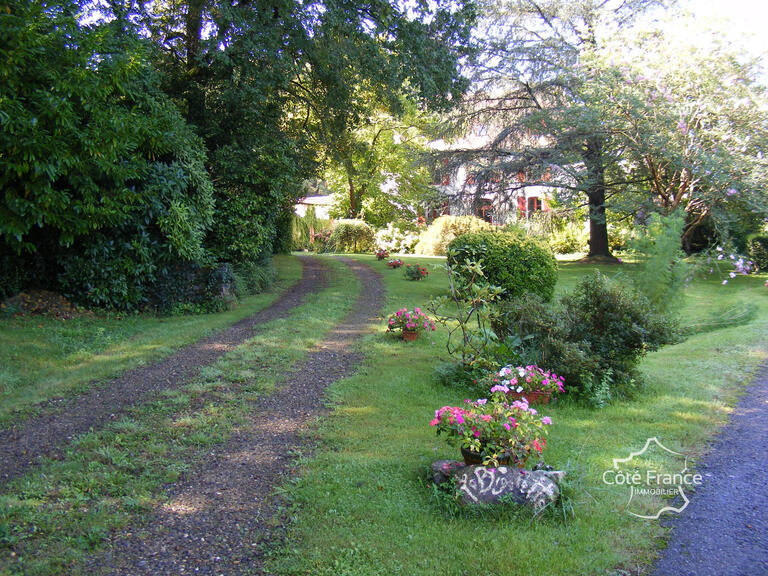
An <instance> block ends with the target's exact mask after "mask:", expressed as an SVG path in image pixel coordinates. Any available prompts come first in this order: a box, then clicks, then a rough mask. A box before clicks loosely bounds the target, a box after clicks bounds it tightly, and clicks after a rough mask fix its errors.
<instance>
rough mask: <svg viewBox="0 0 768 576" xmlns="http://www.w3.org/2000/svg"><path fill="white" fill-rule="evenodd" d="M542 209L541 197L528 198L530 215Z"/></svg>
mask: <svg viewBox="0 0 768 576" xmlns="http://www.w3.org/2000/svg"><path fill="white" fill-rule="evenodd" d="M540 210H541V198H539V197H537V196H532V197H531V198H528V216H530V215H531V214H533V213H534V212H538V211H540Z"/></svg>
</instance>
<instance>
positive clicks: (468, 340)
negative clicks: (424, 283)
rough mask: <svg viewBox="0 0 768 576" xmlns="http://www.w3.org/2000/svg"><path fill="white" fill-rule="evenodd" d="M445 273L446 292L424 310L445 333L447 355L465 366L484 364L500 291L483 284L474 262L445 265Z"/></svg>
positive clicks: (479, 267) (478, 268)
mask: <svg viewBox="0 0 768 576" xmlns="http://www.w3.org/2000/svg"><path fill="white" fill-rule="evenodd" d="M446 271H447V273H448V287H449V292H448V294H447V295H444V296H438V297H436V298H433V299H432V300H431V301H430V302H429V304H428V305H427V309H428V310H429V311H430V312H432V313H433V314H434V315H435V320H436V321H437V322H439V323H440V324H441V325H442V326H444V327H445V328H446V330H447V332H448V339H447V340H446V343H445V346H446V350H447V351H448V354H450V355H451V356H458V357H459V358H460V359H461V364H462V365H464V366H473V365H475V364H485V363H486V362H487V358H486V356H485V352H486V348H487V347H488V345H489V344H490V343H491V342H492V341H494V340H495V338H496V336H495V334H494V333H493V331H492V330H491V322H492V321H493V319H494V317H495V314H496V308H495V307H494V303H495V302H496V300H498V298H499V296H500V294H501V288H499V287H497V286H491V285H490V284H489V283H488V282H487V281H486V280H485V276H484V274H483V268H482V266H481V265H480V264H478V263H476V262H464V263H461V264H457V265H456V266H451V265H446ZM458 335H460V339H459V340H458V341H457V340H456V336H458Z"/></svg>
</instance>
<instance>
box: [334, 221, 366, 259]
mask: <svg viewBox="0 0 768 576" xmlns="http://www.w3.org/2000/svg"><path fill="white" fill-rule="evenodd" d="M375 241H376V239H375V236H374V233H373V228H371V227H370V226H369V225H368V224H366V223H365V222H363V221H362V220H347V219H342V220H338V221H337V222H336V225H335V226H334V227H333V232H332V233H331V237H330V239H329V240H328V247H327V249H328V250H330V251H332V252H352V253H360V252H371V251H372V250H373V248H374V243H375Z"/></svg>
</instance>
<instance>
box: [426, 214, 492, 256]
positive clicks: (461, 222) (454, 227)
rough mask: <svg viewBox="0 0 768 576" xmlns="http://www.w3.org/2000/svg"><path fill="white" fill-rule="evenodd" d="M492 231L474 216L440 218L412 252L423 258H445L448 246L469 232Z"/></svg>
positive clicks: (486, 224)
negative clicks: (421, 255)
mask: <svg viewBox="0 0 768 576" xmlns="http://www.w3.org/2000/svg"><path fill="white" fill-rule="evenodd" d="M480 230H494V226H493V225H492V224H489V223H488V222H486V221H484V220H480V218H477V217H475V216H440V217H439V218H435V220H434V222H432V224H430V225H429V228H427V229H426V230H424V232H422V233H421V235H420V236H419V242H418V244H416V248H415V250H414V252H415V253H416V254H423V255H425V256H445V254H446V250H447V248H448V244H450V243H451V242H452V241H453V239H454V238H458V237H459V236H461V235H463V234H467V233H469V232H477V231H480Z"/></svg>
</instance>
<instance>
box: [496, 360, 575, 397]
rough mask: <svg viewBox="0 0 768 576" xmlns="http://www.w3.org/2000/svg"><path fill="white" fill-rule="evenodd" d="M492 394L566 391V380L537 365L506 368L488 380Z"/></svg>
mask: <svg viewBox="0 0 768 576" xmlns="http://www.w3.org/2000/svg"><path fill="white" fill-rule="evenodd" d="M488 380H489V382H488V383H489V384H490V386H491V393H493V392H496V391H501V392H504V393H505V394H506V393H507V392H517V393H523V392H549V393H558V392H564V391H565V379H564V378H563V377H562V376H558V375H557V374H555V373H554V372H550V371H549V370H543V369H542V368H539V367H538V366H536V365H535V364H531V365H530V366H504V368H502V369H501V370H499V371H498V372H493V373H491V375H490V377H489V378H488Z"/></svg>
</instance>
